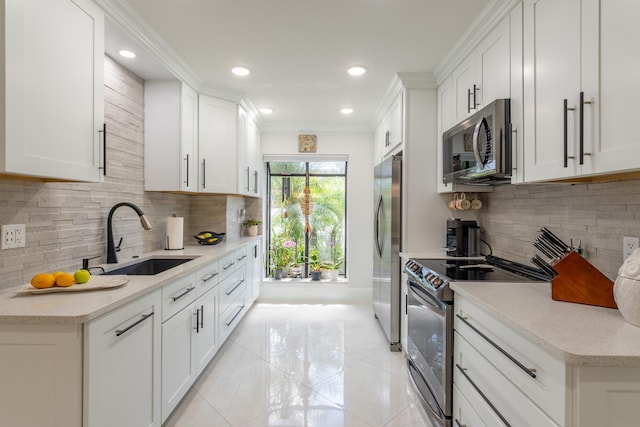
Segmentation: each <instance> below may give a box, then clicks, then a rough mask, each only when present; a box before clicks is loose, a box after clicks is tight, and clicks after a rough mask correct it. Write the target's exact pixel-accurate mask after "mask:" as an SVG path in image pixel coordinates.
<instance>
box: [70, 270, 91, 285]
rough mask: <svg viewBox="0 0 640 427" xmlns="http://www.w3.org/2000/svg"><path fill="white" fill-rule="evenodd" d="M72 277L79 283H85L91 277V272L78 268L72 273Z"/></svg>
mask: <svg viewBox="0 0 640 427" xmlns="http://www.w3.org/2000/svg"><path fill="white" fill-rule="evenodd" d="M73 277H74V279H76V283H77V284H78V285H81V284H83V283H87V282H88V281H89V279H90V278H91V273H89V271H88V270H84V269H83V270H78V271H76V272H75V273H74V274H73Z"/></svg>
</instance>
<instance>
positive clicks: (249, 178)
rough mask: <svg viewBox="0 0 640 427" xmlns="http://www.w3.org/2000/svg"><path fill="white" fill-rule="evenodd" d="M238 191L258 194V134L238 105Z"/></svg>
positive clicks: (251, 121)
mask: <svg viewBox="0 0 640 427" xmlns="http://www.w3.org/2000/svg"><path fill="white" fill-rule="evenodd" d="M238 193H239V194H243V195H247V196H259V195H260V134H259V130H258V127H257V126H256V123H255V122H254V121H253V119H252V118H251V117H250V116H249V114H248V113H247V112H246V110H245V109H244V108H242V107H238Z"/></svg>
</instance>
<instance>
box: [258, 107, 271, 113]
mask: <svg viewBox="0 0 640 427" xmlns="http://www.w3.org/2000/svg"><path fill="white" fill-rule="evenodd" d="M260 112H261V113H262V114H271V113H273V108H271V107H262V108H261V109H260Z"/></svg>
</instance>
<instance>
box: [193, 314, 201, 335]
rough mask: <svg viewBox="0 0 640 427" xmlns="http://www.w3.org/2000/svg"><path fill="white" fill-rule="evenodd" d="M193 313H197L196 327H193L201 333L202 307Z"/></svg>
mask: <svg viewBox="0 0 640 427" xmlns="http://www.w3.org/2000/svg"><path fill="white" fill-rule="evenodd" d="M193 314H195V315H196V327H195V328H193V329H195V330H196V334H199V333H200V309H199V308H196V312H195V313H193Z"/></svg>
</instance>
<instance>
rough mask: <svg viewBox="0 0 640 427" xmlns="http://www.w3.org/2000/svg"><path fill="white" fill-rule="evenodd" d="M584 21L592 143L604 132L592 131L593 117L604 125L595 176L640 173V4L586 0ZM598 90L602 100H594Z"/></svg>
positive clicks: (587, 118) (587, 108)
mask: <svg viewBox="0 0 640 427" xmlns="http://www.w3.org/2000/svg"><path fill="white" fill-rule="evenodd" d="M598 12H599V15H598ZM583 20H584V21H585V22H584V24H583V36H582V37H583V51H582V54H583V61H586V62H587V63H585V67H584V69H583V82H584V84H585V88H584V91H585V96H586V97H587V98H588V100H591V101H593V103H592V104H588V105H585V107H584V111H585V122H586V123H587V125H586V126H587V129H586V130H585V134H586V135H587V137H588V136H589V135H590V132H597V131H598V129H597V126H595V127H593V128H589V125H591V124H592V122H594V121H593V120H592V118H591V117H592V116H594V115H595V116H596V119H597V118H598V114H599V125H600V138H596V144H595V145H594V146H593V147H589V148H593V150H594V153H593V154H592V157H593V162H594V172H595V173H608V172H619V171H627V170H631V169H638V167H639V165H640V164H639V163H638V159H639V158H640V135H638V134H637V133H636V132H635V130H634V129H635V126H633V125H632V124H633V123H635V121H636V120H637V117H638V108H637V104H638V94H640V80H639V79H638V70H639V69H640V45H639V44H638V40H640V27H639V26H638V22H640V2H637V1H629V0H607V1H601V0H584V1H583ZM598 52H599V53H600V57H599V58H598ZM598 88H599V90H600V93H599V96H596V95H593V94H597V93H598ZM595 123H596V124H597V123H598V121H597V120H595ZM586 144H588V142H586Z"/></svg>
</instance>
